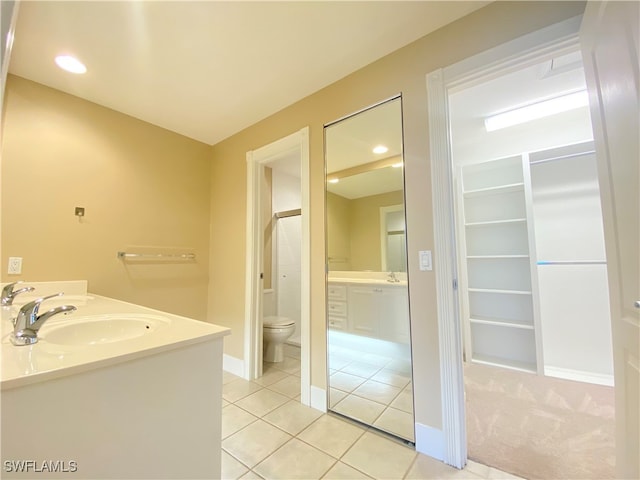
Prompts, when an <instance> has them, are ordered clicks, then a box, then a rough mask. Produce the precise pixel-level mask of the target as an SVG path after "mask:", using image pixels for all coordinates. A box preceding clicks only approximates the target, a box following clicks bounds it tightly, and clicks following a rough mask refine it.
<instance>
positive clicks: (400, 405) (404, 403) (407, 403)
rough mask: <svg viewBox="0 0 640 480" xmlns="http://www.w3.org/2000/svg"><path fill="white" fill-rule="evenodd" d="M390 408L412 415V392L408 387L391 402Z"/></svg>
mask: <svg viewBox="0 0 640 480" xmlns="http://www.w3.org/2000/svg"><path fill="white" fill-rule="evenodd" d="M391 406H392V407H393V408H397V409H398V410H402V411H403V412H407V413H413V390H412V389H411V388H410V387H408V388H405V389H404V390H402V391H401V392H400V393H399V394H398V396H397V397H396V398H395V400H393V402H391Z"/></svg>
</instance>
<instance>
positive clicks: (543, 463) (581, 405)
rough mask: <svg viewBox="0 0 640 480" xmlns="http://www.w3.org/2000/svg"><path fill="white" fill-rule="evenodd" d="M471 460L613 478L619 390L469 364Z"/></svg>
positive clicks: (550, 474) (531, 474)
mask: <svg viewBox="0 0 640 480" xmlns="http://www.w3.org/2000/svg"><path fill="white" fill-rule="evenodd" d="M465 390H466V406H467V437H468V449H469V458H470V459H472V460H474V461H476V462H479V463H484V464H486V465H490V466H492V467H495V468H498V469H500V470H503V471H506V472H510V473H513V474H514V475H518V476H521V477H524V478H528V479H548V480H551V479H562V480H567V479H571V480H577V479H598V480H604V479H610V478H614V471H615V427H614V422H615V421H614V411H615V409H614V395H613V388H612V387H605V386H601V385H592V384H588V383H582V382H573V381H569V380H561V379H557V378H552V377H544V376H538V375H534V374H528V373H521V372H516V371H512V370H507V369H503V368H494V367H488V366H484V365H476V364H467V365H465Z"/></svg>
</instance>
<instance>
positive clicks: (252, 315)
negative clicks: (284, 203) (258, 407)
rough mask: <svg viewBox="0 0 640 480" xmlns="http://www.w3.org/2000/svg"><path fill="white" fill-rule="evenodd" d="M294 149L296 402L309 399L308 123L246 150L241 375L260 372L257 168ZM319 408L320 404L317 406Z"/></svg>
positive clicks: (250, 376) (247, 376)
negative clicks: (297, 197) (297, 200)
mask: <svg viewBox="0 0 640 480" xmlns="http://www.w3.org/2000/svg"><path fill="white" fill-rule="evenodd" d="M293 150H296V151H297V152H298V153H299V155H300V160H301V162H300V184H301V190H302V191H301V204H302V205H301V212H302V213H301V228H302V245H301V270H302V275H301V278H300V300H301V302H300V303H301V306H300V308H301V312H300V347H301V359H300V368H301V370H300V387H301V390H300V395H301V397H300V402H301V403H302V404H303V405H309V404H310V403H311V365H310V364H311V338H310V328H311V327H310V317H311V294H310V282H311V279H310V276H309V272H310V263H311V253H310V252H311V243H310V242H311V231H310V223H309V214H308V212H309V127H305V128H303V129H301V130H299V131H297V132H295V133H292V134H291V135H288V136H286V137H284V138H281V139H280V140H276V141H275V142H273V143H270V144H268V145H265V146H264V147H261V148H259V149H256V150H252V151H249V152H247V238H246V245H247V264H246V282H245V324H244V326H245V332H244V333H245V335H244V358H243V366H244V375H243V376H244V378H245V379H247V380H251V379H254V378H256V377H258V376H260V375H261V373H262V308H261V307H262V298H261V297H262V279H261V278H260V273H261V272H262V253H261V252H262V250H261V249H262V248H263V233H262V228H261V225H260V215H259V213H258V212H260V194H259V193H260V182H259V180H260V172H261V170H262V169H263V168H264V165H265V164H268V163H269V162H270V161H272V160H274V159H275V158H277V157H279V156H282V155H283V154H286V153H287V152H291V151H293ZM318 408H320V407H318Z"/></svg>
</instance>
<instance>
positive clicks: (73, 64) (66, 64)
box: [56, 55, 87, 73]
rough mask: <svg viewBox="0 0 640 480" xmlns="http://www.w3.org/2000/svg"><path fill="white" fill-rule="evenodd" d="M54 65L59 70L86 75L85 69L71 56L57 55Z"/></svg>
mask: <svg viewBox="0 0 640 480" xmlns="http://www.w3.org/2000/svg"><path fill="white" fill-rule="evenodd" d="M56 65H58V66H59V67H60V68H61V69H63V70H66V71H67V72H71V73H86V71H87V67H85V66H84V64H83V63H82V62H81V61H80V60H78V59H77V58H75V57H72V56H71V55H58V56H57V57H56Z"/></svg>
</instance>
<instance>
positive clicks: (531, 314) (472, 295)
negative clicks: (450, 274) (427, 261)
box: [457, 155, 542, 372]
mask: <svg viewBox="0 0 640 480" xmlns="http://www.w3.org/2000/svg"><path fill="white" fill-rule="evenodd" d="M528 176H529V168H528V156H527V155H517V156H513V157H507V158H501V159H498V160H492V161H488V162H482V163H475V164H470V165H464V166H462V167H460V168H459V170H458V175H457V179H458V181H457V187H458V188H457V190H458V192H457V194H458V202H457V204H458V208H459V210H460V212H459V213H460V214H459V215H458V218H459V222H460V224H459V225H458V229H457V230H458V232H459V237H460V238H459V248H460V250H461V257H460V258H461V261H460V263H461V265H459V267H460V293H461V299H462V302H461V303H462V314H463V319H464V326H465V352H466V358H467V361H472V362H476V363H484V364H489V365H498V366H502V367H507V368H513V369H517V370H525V371H529V372H538V371H541V369H542V361H541V356H542V355H541V345H540V334H539V327H538V325H539V322H538V318H537V317H538V314H537V310H538V306H537V298H538V296H537V292H536V291H535V289H536V288H537V279H536V278H534V275H536V268H535V236H534V232H533V221H532V216H533V210H532V201H531V182H530V179H529V178H528Z"/></svg>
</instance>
